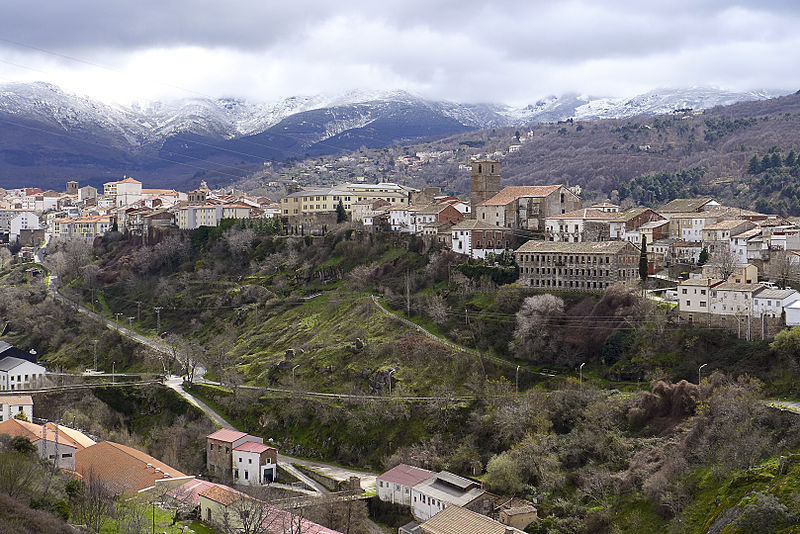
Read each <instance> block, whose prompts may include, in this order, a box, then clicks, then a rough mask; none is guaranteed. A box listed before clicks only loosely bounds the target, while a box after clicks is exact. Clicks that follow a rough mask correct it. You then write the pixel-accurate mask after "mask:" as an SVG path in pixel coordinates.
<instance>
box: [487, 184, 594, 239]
mask: <svg viewBox="0 0 800 534" xmlns="http://www.w3.org/2000/svg"><path fill="white" fill-rule="evenodd" d="M580 207H581V199H580V197H579V196H578V195H576V194H575V193H573V192H572V191H570V190H569V189H568V188H566V187H565V186H564V185H561V184H558V185H533V186H511V187H505V188H503V189H502V190H501V191H500V192H499V193H497V194H496V195H494V196H492V197H490V198H488V199H487V200H484V201H483V202H480V203H479V204H477V205H476V206H475V209H474V213H475V218H476V219H477V220H479V221H481V222H483V223H486V224H489V225H492V226H503V227H506V228H515V229H522V230H530V231H544V230H545V220H546V219H547V218H548V217H554V216H556V215H563V214H565V213H568V212H572V211H575V210H577V209H580Z"/></svg>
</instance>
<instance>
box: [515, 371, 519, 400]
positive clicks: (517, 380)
mask: <svg viewBox="0 0 800 534" xmlns="http://www.w3.org/2000/svg"><path fill="white" fill-rule="evenodd" d="M515 384H516V386H517V388H516V389H517V393H519V365H518V366H517V376H516V380H515Z"/></svg>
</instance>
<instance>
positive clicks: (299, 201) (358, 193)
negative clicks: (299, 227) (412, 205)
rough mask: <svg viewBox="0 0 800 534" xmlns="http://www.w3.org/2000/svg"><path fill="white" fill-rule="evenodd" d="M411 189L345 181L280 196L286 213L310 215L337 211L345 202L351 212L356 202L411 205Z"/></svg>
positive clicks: (346, 207) (347, 210)
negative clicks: (329, 187) (339, 183)
mask: <svg viewBox="0 0 800 534" xmlns="http://www.w3.org/2000/svg"><path fill="white" fill-rule="evenodd" d="M412 191H416V190H415V189H412V188H410V187H406V186H402V185H398V184H394V183H389V182H382V183H379V184H351V183H345V184H341V185H338V186H336V187H333V188H331V189H313V190H305V191H298V192H295V193H291V194H289V195H286V196H285V197H283V198H282V199H281V209H282V211H283V215H308V214H312V213H321V212H331V211H335V210H336V208H337V207H338V205H339V202H341V203H342V206H343V207H344V209H345V211H346V212H347V213H350V211H351V210H352V208H353V204H355V203H356V202H362V201H365V200H373V201H374V200H383V201H385V202H387V203H389V205H391V206H408V205H409V198H410V195H411V193H412Z"/></svg>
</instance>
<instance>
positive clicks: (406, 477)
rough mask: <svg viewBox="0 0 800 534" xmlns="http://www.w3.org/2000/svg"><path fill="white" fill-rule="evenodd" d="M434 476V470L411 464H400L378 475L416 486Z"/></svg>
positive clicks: (379, 477) (397, 482) (380, 477)
mask: <svg viewBox="0 0 800 534" xmlns="http://www.w3.org/2000/svg"><path fill="white" fill-rule="evenodd" d="M432 476H433V471H428V470H427V469H420V468H419V467H413V466H411V465H406V464H400V465H397V466H395V467H392V468H391V469H389V470H388V471H386V472H385V473H383V474H382V475H378V480H384V481H386V482H391V483H392V484H400V485H402V486H416V485H417V484H419V483H420V482H423V481H425V480H427V479H429V478H430V477H432Z"/></svg>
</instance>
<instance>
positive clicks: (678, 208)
mask: <svg viewBox="0 0 800 534" xmlns="http://www.w3.org/2000/svg"><path fill="white" fill-rule="evenodd" d="M713 200H714V199H713V198H711V197H701V198H676V199H675V200H672V201H671V202H667V203H666V204H665V205H664V206H662V207H661V209H660V210H659V211H662V212H664V213H680V212H684V213H685V212H689V211H698V210H701V209H703V206H705V205H706V204H708V203H709V202H713Z"/></svg>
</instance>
